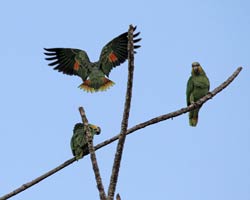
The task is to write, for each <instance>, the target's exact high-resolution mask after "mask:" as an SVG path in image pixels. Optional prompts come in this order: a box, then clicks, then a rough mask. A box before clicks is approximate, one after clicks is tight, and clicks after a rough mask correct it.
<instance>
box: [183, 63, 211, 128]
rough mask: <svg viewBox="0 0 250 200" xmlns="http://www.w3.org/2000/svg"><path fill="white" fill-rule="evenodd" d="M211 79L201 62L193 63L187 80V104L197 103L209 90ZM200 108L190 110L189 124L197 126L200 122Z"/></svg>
mask: <svg viewBox="0 0 250 200" xmlns="http://www.w3.org/2000/svg"><path fill="white" fill-rule="evenodd" d="M209 87H210V83H209V79H208V77H207V76H206V73H205V71H204V70H203V69H202V67H201V65H200V63H198V62H193V63H192V72H191V76H190V78H189V79H188V82H187V90H186V96H187V105H188V106H189V105H190V104H192V103H195V102H196V101H198V100H199V99H200V98H202V97H204V96H205V95H206V94H207V93H208V92H209ZM199 110H200V108H197V109H195V110H193V111H190V112H189V124H190V126H196V125H197V123H198V113H199Z"/></svg>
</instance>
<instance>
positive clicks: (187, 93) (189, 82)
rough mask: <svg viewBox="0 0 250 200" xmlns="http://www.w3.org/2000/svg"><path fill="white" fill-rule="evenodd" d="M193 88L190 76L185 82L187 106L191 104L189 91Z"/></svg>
mask: <svg viewBox="0 0 250 200" xmlns="http://www.w3.org/2000/svg"><path fill="white" fill-rule="evenodd" d="M193 89H194V83H193V77H192V76H190V78H189V79H188V82H187V90H186V97H187V106H189V105H190V104H191V101H190V96H191V93H192V92H193Z"/></svg>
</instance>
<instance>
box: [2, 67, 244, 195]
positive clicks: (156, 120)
mask: <svg viewBox="0 0 250 200" xmlns="http://www.w3.org/2000/svg"><path fill="white" fill-rule="evenodd" d="M241 70H242V67H238V68H237V69H236V70H235V72H234V73H233V74H232V75H231V76H230V77H229V78H228V79H227V80H226V81H225V82H223V83H222V84H221V85H219V86H218V87H217V88H215V89H214V90H213V91H212V92H210V93H208V94H207V95H206V96H204V97H202V98H201V99H200V100H198V101H197V102H196V105H198V106H201V105H202V104H204V103H206V102H207V101H208V100H209V99H211V98H212V97H214V96H215V95H217V94H218V93H219V92H221V91H222V90H223V89H225V88H226V87H227V86H228V85H229V84H230V83H231V82H232V81H233V80H234V79H235V78H236V77H237V76H238V74H239V73H240V72H241ZM195 108H196V106H195V104H191V105H190V106H188V107H185V108H181V109H179V110H177V111H174V112H171V113H168V114H165V115H161V116H158V117H155V118H152V119H150V120H148V121H145V122H142V123H140V124H137V125H135V126H133V127H132V128H130V129H128V130H127V133H126V134H127V135H128V134H131V133H133V132H135V131H138V130H140V129H142V128H145V127H147V126H150V125H153V124H156V123H159V122H162V121H164V120H167V119H171V118H174V117H177V116H179V115H182V114H184V113H187V112H189V111H192V110H194V109H195ZM119 136H120V134H118V135H116V136H114V137H112V138H110V139H107V140H105V141H103V142H101V143H99V144H98V145H96V146H95V150H98V149H100V148H102V147H104V146H106V145H108V144H110V143H112V142H114V141H116V140H117V139H118V138H119ZM88 154H89V152H85V153H84V155H88ZM74 161H76V160H75V158H71V159H69V160H67V161H65V162H64V163H62V164H61V165H59V166H58V167H56V168H54V169H52V170H50V171H48V172H46V173H45V174H43V175H41V176H39V177H37V178H36V179H34V180H32V181H30V182H27V183H25V184H23V185H22V186H20V187H19V188H17V189H15V190H14V191H12V192H10V193H8V194H5V195H4V196H2V197H0V200H5V199H8V198H10V197H12V196H14V195H16V194H18V193H20V192H23V191H24V190H26V189H28V188H29V187H31V186H33V185H35V184H37V183H39V182H40V181H42V180H44V179H46V178H48V177H49V176H51V175H53V174H54V173H56V172H58V171H60V170H61V169H63V168H64V167H67V166H68V165H70V164H72V163H73V162H74Z"/></svg>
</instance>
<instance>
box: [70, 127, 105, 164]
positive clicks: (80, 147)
mask: <svg viewBox="0 0 250 200" xmlns="http://www.w3.org/2000/svg"><path fill="white" fill-rule="evenodd" d="M88 127H89V131H90V133H91V136H92V138H93V137H94V135H99V134H100V133H101V128H100V127H98V126H96V125H93V124H88ZM86 130H87V127H86V126H84V124H83V123H77V124H75V127H74V130H73V136H72V138H71V141H70V147H71V150H72V154H73V156H75V158H76V160H79V159H81V158H83V154H84V153H85V152H87V151H88V143H87V141H86V139H85V137H86Z"/></svg>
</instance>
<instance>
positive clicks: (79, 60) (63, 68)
mask: <svg viewBox="0 0 250 200" xmlns="http://www.w3.org/2000/svg"><path fill="white" fill-rule="evenodd" d="M44 50H45V51H46V52H45V53H44V54H45V55H46V56H48V57H47V58H45V59H46V60H48V61H52V62H51V63H49V66H55V67H54V68H53V69H54V70H58V71H59V72H62V73H64V74H67V75H78V76H80V77H82V78H83V80H85V79H86V78H87V77H88V75H89V65H90V60H89V57H88V55H87V53H86V52H85V51H83V50H80V49H71V48H51V49H47V48H44Z"/></svg>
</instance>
